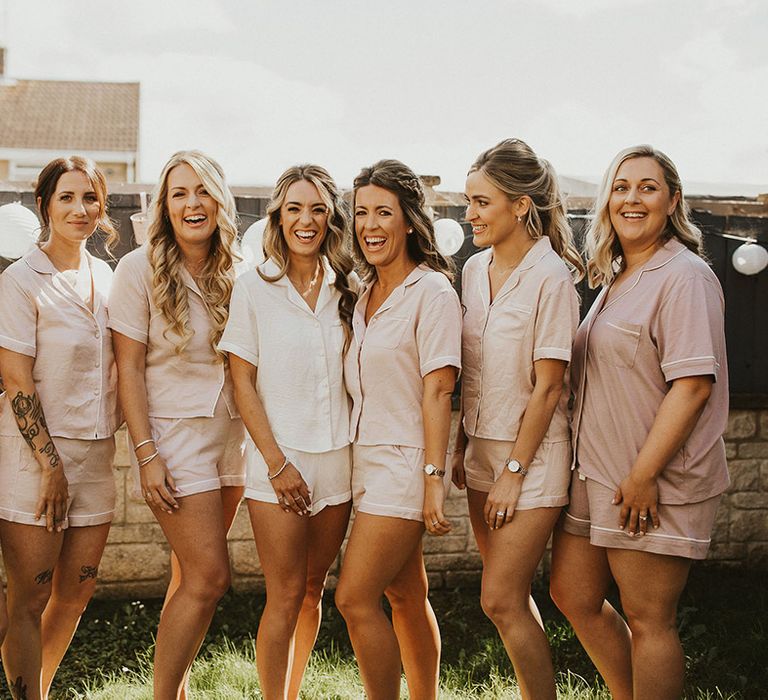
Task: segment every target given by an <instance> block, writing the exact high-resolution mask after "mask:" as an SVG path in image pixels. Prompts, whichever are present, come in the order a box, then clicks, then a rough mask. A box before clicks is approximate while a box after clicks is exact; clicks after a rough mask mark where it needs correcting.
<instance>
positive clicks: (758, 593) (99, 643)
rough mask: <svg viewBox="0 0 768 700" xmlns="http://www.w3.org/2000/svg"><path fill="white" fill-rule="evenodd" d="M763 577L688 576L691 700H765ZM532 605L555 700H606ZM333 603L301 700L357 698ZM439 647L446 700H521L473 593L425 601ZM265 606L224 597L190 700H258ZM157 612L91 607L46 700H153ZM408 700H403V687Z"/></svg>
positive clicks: (572, 642) (579, 654)
mask: <svg viewBox="0 0 768 700" xmlns="http://www.w3.org/2000/svg"><path fill="white" fill-rule="evenodd" d="M763 580H764V574H762V575H761V574H758V573H756V572H752V573H749V572H739V571H733V570H716V569H712V568H707V567H697V568H695V569H694V571H693V573H692V575H691V580H690V582H689V585H688V588H687V590H686V592H685V594H684V596H683V599H682V601H681V605H680V618H679V623H680V628H681V637H682V640H683V646H684V649H685V653H686V681H687V682H686V698H687V699H688V700H726V699H729V700H730V699H734V700H736V699H739V700H740V699H744V700H755V699H757V700H759V699H760V698H768V666H767V664H766V661H767V660H768V629H767V628H768V600H767V598H768V593H767V592H766V590H767V589H766V586H765V585H764V584H763ZM534 595H535V597H536V599H537V601H538V602H539V606H540V608H541V610H542V614H543V616H544V619H545V620H546V628H547V634H548V636H549V639H550V644H551V647H552V656H553V661H554V665H555V668H556V669H557V670H558V671H559V672H560V675H559V691H558V692H559V696H560V697H561V698H566V699H572V700H582V699H583V700H587V699H590V700H607V699H608V698H609V695H608V694H607V692H606V691H605V690H604V689H602V686H601V685H600V683H599V677H598V676H597V674H596V671H595V669H594V667H593V666H592V664H591V662H590V661H589V659H588V657H587V656H586V655H585V654H584V652H583V650H582V649H581V646H580V645H579V643H578V640H576V638H575V636H574V635H573V632H572V630H571V628H570V626H569V625H568V624H567V622H565V620H564V619H563V617H562V616H561V615H560V614H559V612H557V611H556V609H555V608H554V606H553V605H552V603H551V601H550V600H549V596H548V595H547V594H546V589H545V588H544V587H543V585H542V586H539V587H537V589H536V590H535V592H534ZM330 598H331V596H329V601H328V605H326V610H325V617H324V620H323V625H322V627H321V630H320V636H319V639H318V644H317V647H316V648H317V653H316V654H315V655H314V656H313V659H312V662H311V665H310V668H309V671H308V673H307V678H306V682H305V688H306V693H305V695H304V696H305V697H306V698H312V699H313V700H314V699H324V698H356V699H357V698H361V697H362V686H361V685H360V681H359V676H358V673H357V669H356V666H355V664H354V657H353V655H352V650H351V646H350V644H349V640H348V637H347V634H346V629H345V627H344V623H343V620H342V619H341V616H340V615H339V613H338V611H337V610H336V608H334V607H333V605H332V600H330ZM432 602H433V605H434V607H435V611H436V613H437V617H438V620H439V621H440V627H441V632H442V637H443V668H442V675H441V684H442V695H441V697H443V698H446V699H456V700H459V699H461V700H464V699H469V698H487V699H491V698H516V697H518V695H517V693H516V689H515V684H514V680H513V678H514V676H513V673H512V669H511V666H510V664H509V661H508V659H507V657H506V654H505V653H504V648H503V646H502V645H501V642H500V641H499V639H498V636H497V635H496V633H495V630H494V628H493V626H492V625H491V623H490V622H489V621H488V620H487V619H486V618H485V616H484V615H483V613H482V611H481V610H480V607H479V601H478V591H477V590H468V589H464V590H455V591H437V592H435V593H434V594H433V596H432ZM263 603H264V600H263V596H261V595H255V594H229V595H227V596H226V597H225V598H224V600H223V601H222V602H221V604H220V606H219V610H218V612H217V614H216V617H215V618H214V622H213V625H212V626H211V630H210V632H209V635H208V637H207V638H206V642H205V644H204V647H203V651H202V653H201V655H200V658H199V659H198V661H197V662H196V663H195V666H194V668H193V674H192V698H193V699H194V700H198V699H200V700H202V699H203V698H205V699H206V700H208V699H211V700H213V699H216V700H218V699H222V700H223V699H224V698H227V699H232V698H258V697H260V696H259V694H258V680H257V676H256V671H255V666H254V663H253V643H252V637H253V636H254V635H255V632H256V629H257V626H258V621H259V617H260V614H261V610H262V608H263ZM160 606H161V601H159V600H148V601H144V602H136V601H134V602H115V601H94V602H93V603H92V604H91V606H90V607H89V609H88V611H87V613H86V615H85V616H84V618H83V621H82V623H81V626H80V630H79V631H78V633H77V635H76V637H75V640H74V641H73V644H72V647H71V649H70V651H69V653H68V655H67V657H66V658H65V660H64V663H63V664H62V668H61V670H60V672H59V674H58V675H57V678H56V683H55V685H54V692H53V693H52V698H54V699H56V700H58V699H65V698H66V699H67V700H70V699H72V698H93V699H94V700H97V699H98V700H113V699H114V700H117V699H118V698H119V699H120V700H134V699H135V700H139V699H141V698H147V699H149V698H151V681H150V678H151V645H152V641H153V634H154V632H155V630H156V628H157V620H158V617H159V612H160ZM403 697H407V695H406V692H405V685H403Z"/></svg>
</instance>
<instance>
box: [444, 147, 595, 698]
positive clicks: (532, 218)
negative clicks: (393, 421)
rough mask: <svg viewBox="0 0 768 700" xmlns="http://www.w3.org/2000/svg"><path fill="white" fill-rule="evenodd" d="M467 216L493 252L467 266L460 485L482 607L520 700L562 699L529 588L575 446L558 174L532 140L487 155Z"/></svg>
mask: <svg viewBox="0 0 768 700" xmlns="http://www.w3.org/2000/svg"><path fill="white" fill-rule="evenodd" d="M465 196H466V199H467V212H466V220H467V221H468V222H469V223H470V224H471V225H472V235H473V242H474V244H475V245H476V246H478V247H481V248H486V250H483V251H481V252H479V253H477V254H476V255H473V256H472V257H471V258H470V259H469V260H467V262H466V264H465V265H464V269H463V271H462V303H463V305H464V308H465V314H464V327H463V332H462V362H463V367H464V377H463V381H462V421H461V427H460V429H459V430H458V432H457V444H456V450H455V453H454V457H455V462H454V472H453V480H454V483H455V484H456V485H457V486H458V487H459V488H462V489H463V488H465V487H466V489H467V500H468V504H469V513H470V520H471V522H472V529H473V530H474V533H475V539H476V540H477V544H478V549H479V550H480V554H481V556H482V558H483V580H482V592H481V603H482V606H483V610H484V611H485V613H486V614H487V615H488V617H490V618H491V620H492V621H493V623H494V624H495V625H496V628H497V629H498V630H499V634H500V636H501V638H502V641H503V642H504V646H505V648H506V650H507V653H508V654H509V658H510V660H511V661H512V665H513V666H514V669H515V674H516V676H517V680H518V683H519V684H520V690H521V693H522V696H523V698H525V699H526V700H533V699H536V700H541V699H543V698H554V697H555V679H554V672H553V668H552V661H551V658H550V653H549V647H548V645H547V638H546V635H545V634H544V630H543V628H542V622H541V618H540V616H539V613H538V610H537V608H536V604H535V602H534V601H533V599H532V598H531V595H530V590H531V582H532V581H533V577H534V575H535V573H536V568H537V566H538V564H539V561H540V560H541V557H542V554H543V553H544V549H545V547H546V544H547V541H548V540H549V537H550V535H551V533H552V528H553V527H554V525H555V522H556V521H557V518H558V516H559V515H560V510H561V507H562V506H563V505H564V504H565V503H567V502H568V484H569V483H570V466H571V449H570V440H569V431H568V417H569V412H568V398H569V393H570V392H569V388H568V381H567V373H566V370H567V367H568V363H569V361H570V358H571V344H572V342H573V336H574V334H575V332H576V327H577V326H578V320H579V302H578V295H577V293H576V288H575V286H574V273H575V275H576V276H578V277H580V276H581V275H582V274H583V271H584V265H583V263H582V261H581V257H580V256H579V254H578V252H577V251H576V249H575V248H574V247H573V244H572V242H571V230H570V227H569V225H568V221H567V219H566V209H565V202H564V200H563V197H562V196H561V194H560V187H559V185H558V181H557V174H556V173H555V171H554V168H553V167H552V165H551V164H550V163H549V162H548V161H546V160H543V159H542V158H539V157H538V156H537V155H536V153H534V151H533V150H532V149H531V148H530V146H528V145H527V144H526V143H524V142H522V141H520V140H518V139H507V140H505V141H502V142H501V143H499V144H497V145H496V146H494V147H493V148H490V149H488V150H487V151H484V152H483V153H481V154H480V155H479V156H478V158H477V160H476V161H475V163H474V164H473V165H472V167H471V168H470V169H469V173H468V175H467V183H466V189H465Z"/></svg>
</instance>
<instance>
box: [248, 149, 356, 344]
mask: <svg viewBox="0 0 768 700" xmlns="http://www.w3.org/2000/svg"><path fill="white" fill-rule="evenodd" d="M301 180H306V181H307V182H309V183H311V184H313V185H314V186H315V187H316V188H317V193H318V194H319V195H320V199H321V200H322V202H323V204H325V206H326V207H327V209H328V224H327V231H326V233H325V237H324V238H323V243H322V245H321V246H320V255H324V256H325V257H326V259H327V260H328V264H329V265H330V266H331V269H332V270H333V271H334V272H335V273H336V280H335V281H334V287H336V289H337V290H338V291H339V294H340V295H341V296H340V298H339V318H340V319H341V322H342V325H343V327H344V338H345V344H348V343H349V339H350V338H351V333H352V312H353V311H354V308H355V302H356V301H357V294H356V292H355V291H353V290H352V289H351V288H350V286H349V275H350V273H351V272H352V268H353V264H352V256H351V254H350V251H349V243H348V235H347V234H348V231H349V211H348V209H347V205H346V203H345V202H344V199H343V198H342V196H341V192H340V191H339V188H338V187H337V186H336V183H335V182H334V181H333V178H332V177H331V176H330V174H329V173H328V171H327V170H326V169H325V168H322V167H320V166H319V165H311V164H304V165H295V166H293V167H291V168H288V170H286V171H285V172H284V173H283V174H282V175H281V176H280V178H279V179H278V181H277V184H276V185H275V189H274V190H273V192H272V197H271V198H270V200H269V204H268V205H267V225H266V227H265V229H264V237H263V241H262V246H263V248H264V255H265V256H266V257H267V259H269V258H271V259H272V260H273V261H274V262H275V263H276V265H277V267H278V268H279V272H278V273H277V275H275V276H274V277H270V276H268V275H267V274H265V273H264V272H263V270H262V269H261V268H260V267H257V268H256V270H257V272H258V273H259V275H261V278H262V279H264V280H266V281H267V282H276V281H277V280H279V279H280V278H282V277H283V276H284V275H285V274H286V273H287V272H288V244H287V243H286V241H285V237H284V236H283V229H282V226H281V224H280V209H281V208H282V206H283V204H284V203H285V198H286V196H287V194H288V189H289V188H290V186H291V185H293V184H294V183H295V182H300V181H301Z"/></svg>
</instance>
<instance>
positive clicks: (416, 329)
mask: <svg viewBox="0 0 768 700" xmlns="http://www.w3.org/2000/svg"><path fill="white" fill-rule="evenodd" d="M354 228H355V235H354V237H353V246H354V250H355V252H356V254H357V257H358V262H359V264H360V268H361V269H362V271H363V282H364V283H365V285H366V286H365V290H364V291H363V293H362V294H361V296H360V298H359V300H358V302H357V304H356V306H355V310H354V314H353V317H352V330H353V336H352V340H351V347H350V349H349V352H348V353H347V354H346V357H345V366H344V370H345V379H346V382H347V387H348V390H349V392H350V394H351V396H352V399H353V406H352V419H351V429H350V439H352V440H353V441H354V446H353V470H352V498H353V503H354V507H355V508H356V512H357V514H356V517H355V521H354V524H353V526H352V534H351V535H350V539H349V544H348V546H347V550H346V553H345V556H344V563H343V567H342V572H341V579H340V581H339V586H338V588H337V591H336V603H337V605H338V606H339V610H340V611H341V613H342V615H343V616H344V618H345V620H346V622H347V627H348V629H349V635H350V637H351V639H352V645H353V647H354V650H355V655H356V656H357V660H358V663H359V665H360V673H361V675H362V678H363V683H364V685H365V690H366V693H367V695H368V697H370V698H396V697H398V696H399V690H400V672H401V659H402V666H403V667H404V669H405V675H406V679H407V682H408V688H409V692H410V696H411V697H413V698H434V697H436V695H437V688H438V670H439V663H440V632H439V629H438V626H437V620H436V619H435V615H434V612H433V611H432V608H431V606H430V604H429V600H428V599H427V591H428V585H427V575H426V571H425V569H424V560H423V557H422V548H421V539H422V535H423V533H424V529H425V527H426V529H427V530H428V531H429V532H430V533H432V534H435V535H442V534H445V533H447V532H449V531H450V528H451V526H450V523H449V522H448V520H447V519H446V518H445V515H444V513H443V503H444V500H445V495H446V492H447V489H448V487H449V485H450V478H449V477H448V476H446V472H447V471H448V465H447V464H446V449H447V446H448V434H449V431H450V420H451V393H452V392H453V387H454V384H455V382H456V375H457V372H458V370H459V368H460V367H461V361H460V355H461V306H460V304H459V300H458V297H457V296H456V292H455V291H454V290H453V287H452V286H451V276H452V268H451V264H450V263H449V261H448V260H446V259H445V258H444V257H443V256H442V255H441V254H440V252H439V251H438V250H437V248H436V246H435V234H434V228H433V226H432V221H431V219H430V216H429V214H428V213H427V211H426V207H425V201H424V192H423V189H422V187H421V183H420V182H419V179H418V178H417V177H416V175H415V174H414V173H413V171H412V170H411V169H410V168H408V167H407V166H405V165H403V164H402V163H400V162H399V161H396V160H382V161H379V162H378V163H376V164H374V165H373V166H371V167H370V168H364V169H363V170H362V172H361V173H360V174H359V175H358V177H357V178H356V179H355V183H354ZM384 594H386V596H387V598H388V599H389V602H390V603H391V606H392V624H390V622H389V620H388V618H387V616H386V615H385V613H384V611H383V609H382V607H381V597H382V595H384ZM393 625H394V629H393Z"/></svg>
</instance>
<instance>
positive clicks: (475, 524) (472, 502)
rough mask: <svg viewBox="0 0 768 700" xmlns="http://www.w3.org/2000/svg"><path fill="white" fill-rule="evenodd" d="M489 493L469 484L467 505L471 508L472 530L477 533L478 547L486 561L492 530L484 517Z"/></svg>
mask: <svg viewBox="0 0 768 700" xmlns="http://www.w3.org/2000/svg"><path fill="white" fill-rule="evenodd" d="M487 499H488V494H487V493H486V492H485V491H475V490H474V489H471V488H469V486H467V506H468V508H469V522H470V523H471V524H472V532H473V533H474V535H475V541H476V542H477V549H478V550H479V552H480V556H481V557H482V558H483V561H485V553H486V551H487V549H488V535H489V534H490V532H491V530H490V528H489V527H488V523H486V522H485V518H484V517H483V508H485V501H486V500H487Z"/></svg>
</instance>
